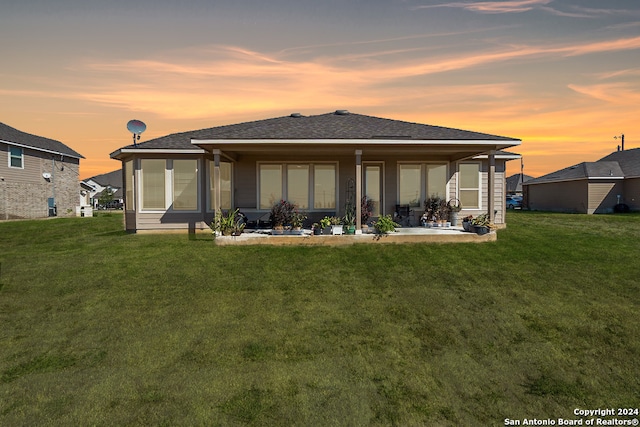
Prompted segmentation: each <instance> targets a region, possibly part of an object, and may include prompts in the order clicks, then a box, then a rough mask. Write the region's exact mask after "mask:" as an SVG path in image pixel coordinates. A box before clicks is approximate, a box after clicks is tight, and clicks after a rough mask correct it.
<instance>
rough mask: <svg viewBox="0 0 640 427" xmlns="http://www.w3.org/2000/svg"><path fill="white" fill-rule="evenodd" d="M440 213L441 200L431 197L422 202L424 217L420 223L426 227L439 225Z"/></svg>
mask: <svg viewBox="0 0 640 427" xmlns="http://www.w3.org/2000/svg"><path fill="white" fill-rule="evenodd" d="M441 212H442V199H441V198H440V197H438V196H436V195H431V196H430V197H428V198H427V199H426V200H425V201H424V215H422V219H421V220H422V222H423V223H424V224H426V225H428V226H434V225H436V224H439V222H440V220H441V216H442V214H441Z"/></svg>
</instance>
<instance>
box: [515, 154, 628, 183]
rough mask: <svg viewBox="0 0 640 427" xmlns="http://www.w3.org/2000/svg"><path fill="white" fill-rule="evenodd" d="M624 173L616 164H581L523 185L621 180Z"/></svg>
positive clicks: (608, 162) (609, 162)
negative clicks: (583, 180)
mask: <svg viewBox="0 0 640 427" xmlns="http://www.w3.org/2000/svg"><path fill="white" fill-rule="evenodd" d="M622 178H624V173H623V172H622V169H621V168H620V165H619V164H618V162H611V161H602V160H599V161H597V162H582V163H579V164H577V165H573V166H569V167H568V168H564V169H561V170H558V171H555V172H551V173H550V174H547V175H544V176H541V177H539V178H534V179H532V180H530V181H527V182H525V183H524V185H531V184H543V183H548V182H560V181H575V180H579V179H622Z"/></svg>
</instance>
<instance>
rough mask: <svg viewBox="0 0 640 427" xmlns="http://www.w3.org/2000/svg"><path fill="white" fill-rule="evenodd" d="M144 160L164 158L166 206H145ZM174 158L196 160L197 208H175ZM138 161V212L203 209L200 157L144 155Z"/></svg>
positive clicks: (187, 212)
mask: <svg viewBox="0 0 640 427" xmlns="http://www.w3.org/2000/svg"><path fill="white" fill-rule="evenodd" d="M144 160H163V161H164V208H144V203H143V200H144V194H143V193H144V189H143V186H144V173H143V168H142V163H143V161H144ZM174 160H196V162H197V163H196V168H197V169H196V180H197V183H198V190H197V192H198V193H197V197H198V203H197V205H198V206H197V208H196V209H195V210H175V209H173V197H174V191H173V161H174ZM137 161H138V169H137V170H136V173H137V176H136V178H137V179H136V185H137V187H136V190H137V194H136V197H135V201H134V203H136V205H137V206H136V207H137V209H136V212H138V213H142V214H153V213H166V212H171V213H186V214H191V213H198V212H201V210H202V194H201V193H202V191H201V188H202V187H201V184H200V181H201V178H202V173H201V171H202V162H201V159H200V158H195V157H177V158H176V157H174V158H164V157H163V158H158V157H142V158H139V159H137Z"/></svg>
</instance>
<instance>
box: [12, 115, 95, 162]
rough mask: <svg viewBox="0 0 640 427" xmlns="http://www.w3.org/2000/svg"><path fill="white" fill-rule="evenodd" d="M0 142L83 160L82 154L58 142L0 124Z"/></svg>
mask: <svg viewBox="0 0 640 427" xmlns="http://www.w3.org/2000/svg"><path fill="white" fill-rule="evenodd" d="M0 140H2V141H5V142H13V143H15V144H20V145H25V146H27V147H31V148H34V149H36V150H42V151H50V152H53V153H56V154H64V155H65V156H69V157H76V158H78V159H84V156H82V154H79V153H78V152H76V151H74V150H72V149H71V148H69V147H67V146H66V145H64V144H63V143H62V142H60V141H56V140H54V139H49V138H45V137H43V136H37V135H31V134H29V133H26V132H22V131H20V130H18V129H15V128H12V127H11V126H7V125H5V124H4V123H0Z"/></svg>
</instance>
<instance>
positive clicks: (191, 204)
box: [173, 159, 198, 211]
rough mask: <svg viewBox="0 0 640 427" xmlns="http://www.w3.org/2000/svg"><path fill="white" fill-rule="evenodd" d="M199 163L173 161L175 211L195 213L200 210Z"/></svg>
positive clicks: (195, 161)
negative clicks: (194, 211)
mask: <svg viewBox="0 0 640 427" xmlns="http://www.w3.org/2000/svg"><path fill="white" fill-rule="evenodd" d="M197 177H198V161H197V160H195V159H191V160H174V161H173V209H174V210H177V211H193V210H196V209H198V179H197Z"/></svg>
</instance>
